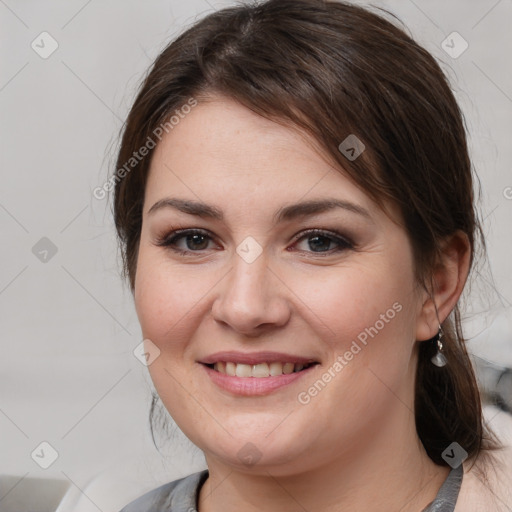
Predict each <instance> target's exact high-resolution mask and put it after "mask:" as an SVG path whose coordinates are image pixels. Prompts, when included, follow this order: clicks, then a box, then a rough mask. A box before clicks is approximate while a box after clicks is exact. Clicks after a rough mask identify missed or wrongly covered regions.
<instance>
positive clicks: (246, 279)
mask: <svg viewBox="0 0 512 512" xmlns="http://www.w3.org/2000/svg"><path fill="white" fill-rule="evenodd" d="M116 168H117V174H116V175H115V176H114V177H113V178H114V181H115V201H114V215H115V222H116V228H117V231H118V236H119V240H120V245H121V250H122V255H123V260H124V270H125V276H126V277H127V278H128V279H129V282H130V286H131V290H132V292H133V294H134V300H135V306H136V310H137V315H138V318H139V321H140V324H141V328H142V332H143V335H144V338H145V354H146V358H147V361H148V368H149V371H150V374H151V378H152V380H153V383H154V385H155V388H156V391H157V392H158V395H159V397H160V399H161V400H162V402H163V404H164V405H165V407H166V409H167V410H168V411H169V413H170V415H171V416H172V417H173V419H174V420H175V421H176V423H177V425H178V426H179V427H180V428H181V429H182V430H183V432H184V433H185V434H186V435H187V437H189V439H191V441H192V442H193V443H195V444H196V445H197V446H198V447H199V448H200V449H201V450H202V451H203V452H204V454H205V458H206V462H207V465H208V470H206V471H203V472H200V473H196V474H194V475H190V476H188V477H186V478H184V479H182V480H179V481H175V482H171V483H170V484H167V485H165V486H163V487H160V488H158V489H155V490H153V491H152V492H150V493H148V494H146V495H144V496H142V497H141V498H139V499H138V500H136V501H134V502H132V503H131V504H129V505H127V506H126V507H125V508H124V509H123V511H124V512H131V511H135V510H136V511H139V512H141V511H150V510H151V511H157V510H158V511H164V510H165V511H171V510H172V511H173V512H178V511H180V512H181V511H187V510H188V511H191V510H199V511H200V512H216V511H219V510H222V511H228V512H229V511H231V510H244V511H252V510H266V511H274V510H275V511H292V510H293V511H296V510H308V511H313V510H314V511H315V512H323V511H337V512H339V511H348V510H350V511H354V510H364V511H374V510H375V511H376V510H379V511H382V510H389V511H421V510H423V511H434V510H435V511H441V510H442V511H453V510H456V511H457V512H459V511H465V512H466V511H468V510H492V511H494V510H502V509H503V510H508V509H507V508H504V507H511V506H512V501H509V502H507V500H508V499H509V497H507V496H505V494H504V489H503V488H501V487H498V486H497V485H495V484H496V481H495V480H493V475H492V474H491V471H489V470H488V468H490V469H492V470H494V469H497V470H499V469H500V468H501V465H500V460H499V457H500V453H501V451H500V450H499V443H498V442H497V440H496V438H495V436H494V435H493V433H492V431H490V430H489V429H488V428H487V426H486V425H485V422H484V421H483V418H482V412H481V404H480V397H479V392H478V388H477V385H476V381H475V377H474V373H473V369H472V366H471V363H470V360H469V358H468V354H467V352H466V348H465V344H464V339H463V336H462V332H461V325H460V318H459V310H458V301H459V297H460V295H461V293H462V291H463V288H464V285H465V283H466V280H467V277H468V274H469V271H470V268H471V266H472V263H473V260H474V254H475V247H476V243H477V241H478V236H479V235H480V228H479V224H478V220H477V216H476V213H475V208H474V204H473V197H474V194H473V183H472V176H471V164H470V161H469V157H468V149H467V144H466V136H465V131H464V125H463V121H462V116H461V113H460V111H459V108H458V106H457V104H456V102H455V100H454V97H453V94H452V92H451V90H450V87H449V85H448V83H447V80H446V79H445V77H444V75H443V73H442V72H441V70H440V68H439V66H438V65H437V64H436V62H435V60H434V59H433V58H432V56H431V55H430V54H429V53H427V52H426V51H425V50H424V49H422V48H421V47H419V46H418V45H417V44H416V43H415V42H414V41H412V40H411V39H410V38H409V37H408V36H407V35H406V34H405V33H404V32H403V31H402V30H401V29H399V28H397V27H396V26H395V25H393V24H392V23H391V22H389V21H387V20H385V19H384V18H383V17H380V16H377V15H376V14H373V13H371V12H370V11H367V10H365V9H362V8H360V7H356V6H353V5H350V4H346V3H340V2H323V1H320V0H268V1H266V2H263V3H260V4H256V5H253V6H239V7H234V8H229V9H225V10H222V11H219V12H216V13H213V14H211V15H209V16H208V17H206V18H204V19H203V20H201V21H199V22H198V23H196V24H195V25H194V26H193V27H192V28H190V29H189V30H187V31H186V32H185V33H184V34H182V35H181V36H180V37H178V38H177V39H176V40H175V41H174V42H172V43H171V44H170V45H169V46H168V47H167V48H166V49H165V50H164V51H163V52H162V53H161V55H160V56H159V57H158V58H157V59H156V62H155V63H154V65H153V67H152V69H151V71H150V73H149V74H148V76H147V78H146V79H145V81H144V84H143V86H142V89H141V91H140V93H139V95H138V97H137V98H136V100H135V103H134V105H133V107H132V110H131V112H130V114H129V116H128V119H127V123H126V126H125V130H124V134H123V138H122V143H121V148H120V151H119V155H118V161H117V167H116ZM486 469H487V471H486Z"/></svg>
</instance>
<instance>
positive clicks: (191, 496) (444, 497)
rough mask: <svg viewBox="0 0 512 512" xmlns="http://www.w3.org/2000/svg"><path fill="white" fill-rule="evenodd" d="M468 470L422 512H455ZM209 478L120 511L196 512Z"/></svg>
mask: <svg viewBox="0 0 512 512" xmlns="http://www.w3.org/2000/svg"><path fill="white" fill-rule="evenodd" d="M463 474H464V471H463V469H462V465H460V466H458V467H457V468H455V469H452V470H451V471H450V473H449V474H448V476H447V478H446V480H445V481H444V483H443V485H442V486H441V488H440V489H439V492H438V493H437V496H436V498H435V500H434V501H433V502H432V503H429V504H428V505H427V507H426V508H424V509H423V510H422V511H421V512H453V510H454V508H455V503H456V501H457V497H458V495H459V490H460V486H461V484H462V476H463ZM207 478H208V470H207V469H205V470H204V471H200V472H199V473H194V474H192V475H189V476H186V477H185V478H181V479H180V480H175V481H174V482H170V483H168V484H164V485H162V486H160V487H157V488H156V489H153V490H152V491H150V492H148V493H146V494H144V495H143V496H141V497H140V498H137V499H136V500H135V501H132V502H131V503H129V504H128V505H126V507H124V508H123V509H122V510H121V511H120V512H196V511H197V501H198V497H199V489H200V488H201V486H202V485H203V483H204V482H205V481H206V479H207Z"/></svg>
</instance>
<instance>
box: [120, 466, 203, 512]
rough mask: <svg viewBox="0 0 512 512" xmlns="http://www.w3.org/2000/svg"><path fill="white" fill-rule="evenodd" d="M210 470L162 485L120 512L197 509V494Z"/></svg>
mask: <svg viewBox="0 0 512 512" xmlns="http://www.w3.org/2000/svg"><path fill="white" fill-rule="evenodd" d="M207 477H208V470H204V471H200V472H198V473H193V474H191V475H188V476H186V477H184V478H180V479H179V480H174V481H173V482H169V483H167V484H164V485H161V486H160V487H157V488H156V489H153V490H152V491H149V492H147V493H146V494H143V495H142V496H140V497H139V498H137V499H136V500H134V501H132V502H131V503H129V504H128V505H126V506H125V507H123V509H122V510H121V511H120V512H182V511H184V512H186V511H188V510H190V509H191V508H192V509H195V507H196V500H197V492H198V489H199V487H200V486H201V484H202V483H203V482H204V481H205V480H206V478H207Z"/></svg>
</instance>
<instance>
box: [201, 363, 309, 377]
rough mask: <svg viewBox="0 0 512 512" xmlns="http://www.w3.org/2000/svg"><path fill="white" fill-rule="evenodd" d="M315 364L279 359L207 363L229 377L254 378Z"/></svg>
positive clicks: (287, 373)
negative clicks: (247, 362)
mask: <svg viewBox="0 0 512 512" xmlns="http://www.w3.org/2000/svg"><path fill="white" fill-rule="evenodd" d="M314 364H317V363H315V362H311V363H305V364H303V363H291V362H287V363H282V362H279V361H272V362H262V363H257V364H244V363H234V362H231V361H219V362H216V363H214V364H209V365H207V366H208V367H209V368H212V369H213V370H215V371H217V372H219V373H222V374H224V375H229V376H230V377H245V378H247V377H255V378H266V377H278V376H279V375H289V374H291V373H297V372H300V371H302V370H305V369H307V368H309V367H310V366H313V365H314Z"/></svg>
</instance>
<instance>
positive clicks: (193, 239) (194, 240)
mask: <svg viewBox="0 0 512 512" xmlns="http://www.w3.org/2000/svg"><path fill="white" fill-rule="evenodd" d="M210 241H213V240H212V238H211V236H210V235H209V234H208V232H206V231H203V230H201V229H178V230H176V231H172V232H171V233H170V234H168V235H166V236H164V237H163V238H159V239H158V240H157V242H156V245H158V246H160V247H169V249H172V250H173V251H176V252H178V253H180V254H187V253H191V252H199V251H204V250H206V249H208V243H209V242H210ZM180 243H181V246H180ZM183 246H184V247H183Z"/></svg>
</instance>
